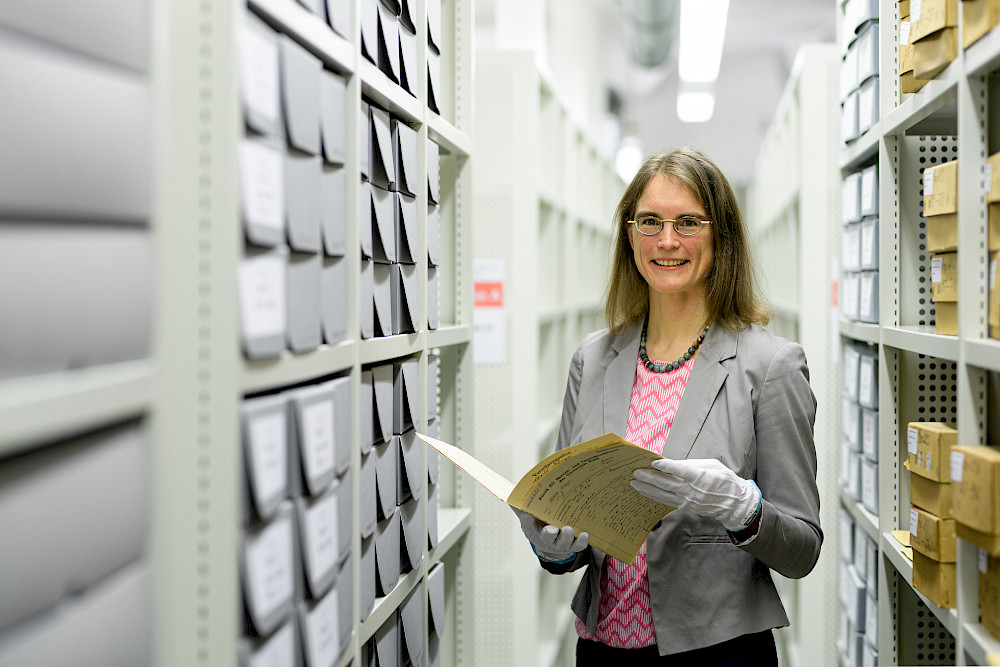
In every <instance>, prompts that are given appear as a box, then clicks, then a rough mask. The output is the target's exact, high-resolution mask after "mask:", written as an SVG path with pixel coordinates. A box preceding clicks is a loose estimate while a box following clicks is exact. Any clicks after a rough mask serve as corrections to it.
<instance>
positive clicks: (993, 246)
mask: <svg viewBox="0 0 1000 667" xmlns="http://www.w3.org/2000/svg"><path fill="white" fill-rule="evenodd" d="M989 210H990V214H989V237H988V243H989V249H990V250H1000V203H991V204H990V206H989Z"/></svg>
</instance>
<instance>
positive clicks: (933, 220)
mask: <svg viewBox="0 0 1000 667" xmlns="http://www.w3.org/2000/svg"><path fill="white" fill-rule="evenodd" d="M926 246H927V252H949V251H951V250H958V214H957V213H945V214H944V215H931V216H928V217H927V239H926Z"/></svg>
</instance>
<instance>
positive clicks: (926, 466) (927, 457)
mask: <svg viewBox="0 0 1000 667" xmlns="http://www.w3.org/2000/svg"><path fill="white" fill-rule="evenodd" d="M930 469H931V453H930V452H929V451H928V452H924V470H930Z"/></svg>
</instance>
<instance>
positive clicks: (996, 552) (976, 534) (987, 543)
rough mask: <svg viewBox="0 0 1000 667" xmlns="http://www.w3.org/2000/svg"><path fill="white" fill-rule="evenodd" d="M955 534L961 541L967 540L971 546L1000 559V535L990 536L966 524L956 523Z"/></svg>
mask: <svg viewBox="0 0 1000 667" xmlns="http://www.w3.org/2000/svg"><path fill="white" fill-rule="evenodd" d="M955 534H956V535H957V536H958V538H959V539H962V540H965V541H966V542H968V543H969V544H974V545H975V546H977V547H979V548H980V549H983V550H984V551H986V552H987V553H989V554H990V555H991V556H995V557H997V558H1000V535H990V534H989V533H984V532H982V531H979V530H974V529H972V528H969V527H968V526H966V525H965V524H964V523H959V522H957V521H956V522H955Z"/></svg>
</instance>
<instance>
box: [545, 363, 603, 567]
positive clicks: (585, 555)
mask: <svg viewBox="0 0 1000 667" xmlns="http://www.w3.org/2000/svg"><path fill="white" fill-rule="evenodd" d="M582 378H583V345H582V344H581V345H580V347H578V348H577V349H576V352H574V353H573V360H572V361H571V362H570V365H569V377H568V378H567V380H566V394H565V396H563V409H562V421H561V422H560V425H559V439H558V441H557V442H556V449H557V450H558V449H564V448H566V447H569V446H570V445H572V444H573V443H572V442H570V437H571V434H572V431H573V423H574V421H575V419H576V406H577V399H578V398H579V396H580V382H581V380H582ZM592 560H593V555H592V553H591V549H584V550H583V551H581V552H580V553H578V554H577V555H576V558H574V559H573V560H572V561H569V562H568V563H553V562H550V561H547V560H543V559H541V558H539V559H538V562H539V564H540V565H541V566H542V567H543V568H544V569H545V570H547V571H549V572H551V573H552V574H565V573H567V572H573V571H575V570H578V569H580V568H581V567H584V566H585V565H587V564H589V563H590V562H591V561H592Z"/></svg>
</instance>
